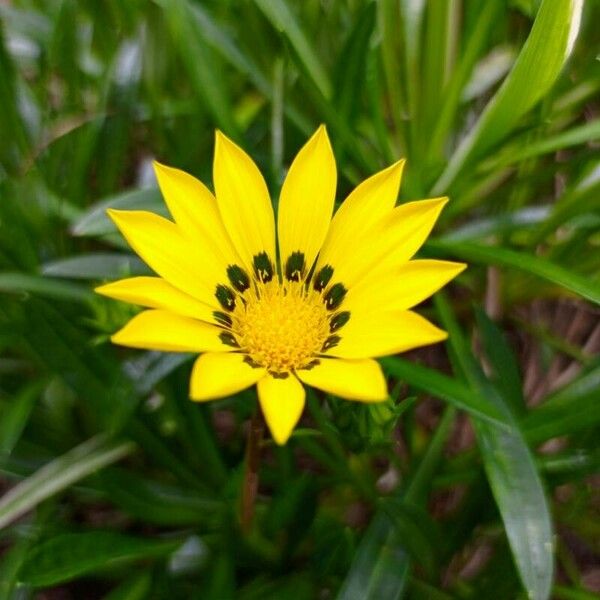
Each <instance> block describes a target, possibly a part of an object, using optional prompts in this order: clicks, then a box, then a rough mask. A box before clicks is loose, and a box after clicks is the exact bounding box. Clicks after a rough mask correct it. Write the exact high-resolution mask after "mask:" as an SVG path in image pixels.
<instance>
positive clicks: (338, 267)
mask: <svg viewBox="0 0 600 600" xmlns="http://www.w3.org/2000/svg"><path fill="white" fill-rule="evenodd" d="M447 201H448V200H447V198H435V199H432V200H419V201H417V202H407V203H406V204H402V205H400V206H397V207H396V208H394V210H392V211H390V212H389V213H388V214H387V215H385V216H384V217H383V219H381V220H380V221H378V223H376V224H375V225H374V226H373V227H372V228H371V229H370V230H369V233H368V234H367V235H364V236H362V237H360V238H358V239H357V240H356V242H355V243H354V244H350V245H349V246H348V248H347V250H346V253H345V254H344V255H343V256H339V257H338V258H337V262H332V263H331V265H332V266H333V268H334V275H333V279H332V282H335V281H339V282H342V283H343V284H344V285H345V287H346V288H347V289H349V288H350V287H351V286H352V285H354V284H355V283H356V282H357V281H359V280H360V279H361V277H364V276H365V275H367V274H368V273H369V272H370V271H373V270H376V269H385V268H389V267H391V266H394V265H400V264H401V263H403V262H406V261H408V260H409V259H410V258H411V257H412V256H413V255H414V254H415V252H416V251H417V250H418V249H419V248H420V247H421V246H422V245H423V243H424V242H425V240H426V239H427V236H428V235H429V233H430V232H431V230H432V228H433V226H434V224H435V222H436V220H437V218H438V216H439V214H440V212H441V210H442V208H443V207H444V205H445V204H446V202H447ZM349 227H350V226H349ZM351 227H352V228H353V229H354V230H357V229H360V227H361V225H360V224H359V223H354V224H353V225H352V226H351Z"/></svg>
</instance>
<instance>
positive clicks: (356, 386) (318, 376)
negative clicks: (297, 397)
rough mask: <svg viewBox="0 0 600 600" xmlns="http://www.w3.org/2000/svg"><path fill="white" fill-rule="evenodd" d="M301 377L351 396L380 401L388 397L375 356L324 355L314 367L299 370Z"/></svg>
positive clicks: (348, 396) (331, 392)
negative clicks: (338, 357) (342, 358)
mask: <svg viewBox="0 0 600 600" xmlns="http://www.w3.org/2000/svg"><path fill="white" fill-rule="evenodd" d="M296 374H297V375H298V377H299V378H300V380H301V381H303V382H304V383H306V384H308V385H311V386H312V387H316V388H319V389H320V390H323V391H324V392H328V393H329V394H335V395H336V396H340V397H341V398H347V399H348V400H362V401H364V402H379V401H381V400H385V399H386V398H387V397H388V393H387V386H386V383H385V378H384V377H383V373H382V371H381V367H380V366H379V364H378V363H377V361H375V360H369V359H367V360H340V359H336V358H322V359H320V361H319V364H317V365H315V366H314V367H312V368H310V369H299V370H298V371H297V373H296Z"/></svg>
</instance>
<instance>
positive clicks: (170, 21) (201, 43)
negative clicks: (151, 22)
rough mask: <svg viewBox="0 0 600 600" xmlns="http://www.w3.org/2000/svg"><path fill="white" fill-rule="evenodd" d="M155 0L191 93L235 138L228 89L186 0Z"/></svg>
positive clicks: (237, 134) (237, 131) (235, 128)
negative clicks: (161, 10)
mask: <svg viewBox="0 0 600 600" xmlns="http://www.w3.org/2000/svg"><path fill="white" fill-rule="evenodd" d="M157 2H158V4H160V5H161V6H162V8H163V15H164V18H165V22H166V23H167V26H168V28H169V30H170V32H171V36H172V39H173V43H174V45H175V48H176V49H177V50H178V52H179V56H180V57H181V60H182V62H183V64H184V66H185V69H186V72H187V75H188V79H189V82H190V85H191V86H192V89H193V90H194V92H195V94H196V95H197V96H198V98H199V99H200V100H201V101H202V103H203V104H204V105H205V107H206V108H207V109H208V110H209V111H210V113H211V114H212V116H213V117H214V119H215V121H216V122H217V124H218V125H219V126H220V127H221V128H223V129H224V130H225V131H226V132H228V133H229V134H230V135H232V136H233V137H236V138H239V137H240V134H239V130H238V126H237V123H236V122H235V120H234V118H233V110H232V102H231V98H230V97H229V92H230V90H228V89H227V88H226V87H225V84H224V81H223V74H222V71H221V68H220V63H219V61H218V60H216V57H215V55H214V53H213V51H212V49H211V48H209V47H208V45H207V44H206V42H205V40H204V36H202V34H201V31H200V29H199V27H198V23H197V21H196V20H195V19H194V17H193V13H192V10H191V7H190V5H189V3H188V2H187V0H169V1H168V2H167V1H165V0H157Z"/></svg>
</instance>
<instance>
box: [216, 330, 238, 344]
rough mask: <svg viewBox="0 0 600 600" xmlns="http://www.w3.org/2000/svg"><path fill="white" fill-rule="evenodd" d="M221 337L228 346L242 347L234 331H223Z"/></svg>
mask: <svg viewBox="0 0 600 600" xmlns="http://www.w3.org/2000/svg"><path fill="white" fill-rule="evenodd" d="M219 339H220V340H221V341H222V342H223V343H224V344H225V345H227V346H232V347H233V348H239V347H240V345H239V344H238V342H237V340H236V339H235V336H234V335H233V333H229V331H222V332H221V333H220V334H219Z"/></svg>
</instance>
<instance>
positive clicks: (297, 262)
mask: <svg viewBox="0 0 600 600" xmlns="http://www.w3.org/2000/svg"><path fill="white" fill-rule="evenodd" d="M305 270H306V259H305V258H304V253H303V252H292V253H291V254H290V256H289V258H288V259H287V261H286V263H285V277H286V279H287V280H288V281H300V280H301V279H302V278H303V277H304V272H305Z"/></svg>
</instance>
